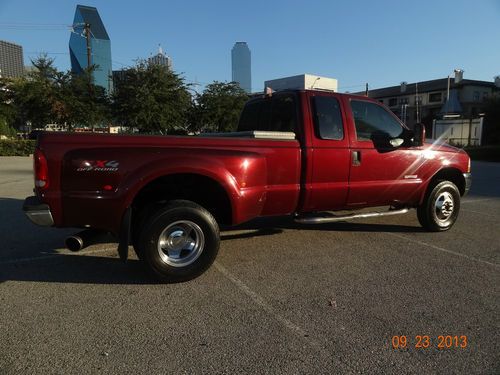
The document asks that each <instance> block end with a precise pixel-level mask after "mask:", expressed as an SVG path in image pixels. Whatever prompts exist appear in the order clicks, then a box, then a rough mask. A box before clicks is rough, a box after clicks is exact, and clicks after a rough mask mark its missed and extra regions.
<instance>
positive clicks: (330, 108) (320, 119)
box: [311, 96, 344, 140]
mask: <svg viewBox="0 0 500 375" xmlns="http://www.w3.org/2000/svg"><path fill="white" fill-rule="evenodd" d="M311 100H312V103H311V104H312V108H313V119H314V129H315V132H316V135H317V136H318V137H319V138H321V139H333V140H341V139H343V138H344V126H343V123H342V114H341V112H340V103H339V101H338V100H337V98H334V97H332V96H314V97H312V98H311Z"/></svg>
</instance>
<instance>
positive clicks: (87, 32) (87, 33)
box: [83, 22, 94, 133]
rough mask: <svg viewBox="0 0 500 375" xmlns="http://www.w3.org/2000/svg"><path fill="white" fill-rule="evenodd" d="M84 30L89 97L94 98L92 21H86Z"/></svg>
mask: <svg viewBox="0 0 500 375" xmlns="http://www.w3.org/2000/svg"><path fill="white" fill-rule="evenodd" d="M83 28H84V30H85V42H86V45H87V74H88V79H89V99H91V98H92V74H91V73H90V67H91V65H92V64H91V63H92V59H91V57H92V55H91V54H92V48H91V46H90V23H87V22H86V23H85V25H84V27H83ZM93 132H94V124H93V123H92V133H93Z"/></svg>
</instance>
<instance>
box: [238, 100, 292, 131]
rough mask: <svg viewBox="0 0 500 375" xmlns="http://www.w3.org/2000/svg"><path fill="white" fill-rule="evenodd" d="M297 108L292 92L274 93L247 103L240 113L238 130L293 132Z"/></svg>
mask: <svg viewBox="0 0 500 375" xmlns="http://www.w3.org/2000/svg"><path fill="white" fill-rule="evenodd" d="M296 111H297V108H296V104H295V96H294V95H293V94H281V95H274V96H273V97H271V98H264V99H260V100H256V101H254V102H250V103H248V104H247V105H246V106H245V108H244V109H243V112H242V113H241V117H240V121H239V124H238V131H248V130H263V131H281V132H295V131H296V129H297V112H296Z"/></svg>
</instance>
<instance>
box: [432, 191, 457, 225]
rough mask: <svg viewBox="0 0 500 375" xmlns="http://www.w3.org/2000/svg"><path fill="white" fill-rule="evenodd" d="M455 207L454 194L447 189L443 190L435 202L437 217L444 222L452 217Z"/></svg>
mask: <svg viewBox="0 0 500 375" xmlns="http://www.w3.org/2000/svg"><path fill="white" fill-rule="evenodd" d="M454 208H455V202H454V200H453V196H452V195H451V194H450V193H448V192H447V191H445V192H442V193H441V194H439V196H438V197H437V199H436V201H435V203H434V212H435V215H436V218H437V219H438V220H439V221H441V222H443V221H446V220H448V219H449V218H450V216H451V215H452V214H453V210H454Z"/></svg>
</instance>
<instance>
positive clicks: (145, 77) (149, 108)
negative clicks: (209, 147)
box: [112, 62, 191, 134]
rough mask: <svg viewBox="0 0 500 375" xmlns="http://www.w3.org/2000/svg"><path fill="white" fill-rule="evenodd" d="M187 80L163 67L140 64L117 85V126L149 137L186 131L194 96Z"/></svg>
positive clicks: (115, 98)
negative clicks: (150, 135)
mask: <svg viewBox="0 0 500 375" xmlns="http://www.w3.org/2000/svg"><path fill="white" fill-rule="evenodd" d="M187 88H188V87H187V86H186V84H185V83H184V80H183V79H182V78H181V77H180V76H179V75H178V74H176V73H174V72H172V71H170V70H168V69H166V68H165V67H163V66H160V65H156V64H150V63H146V62H139V63H138V64H137V65H136V66H135V67H133V68H130V69H127V70H126V71H125V72H124V74H123V76H122V78H121V79H118V80H117V81H116V82H115V86H114V94H113V104H112V108H113V114H114V117H115V119H116V120H117V122H118V123H119V124H121V125H123V126H126V127H129V128H132V129H134V128H137V129H139V130H140V131H141V132H148V133H160V134H168V133H178V132H185V131H186V128H187V120H186V119H187V115H188V111H189V109H190V106H191V96H190V94H189V92H188V91H187Z"/></svg>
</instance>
